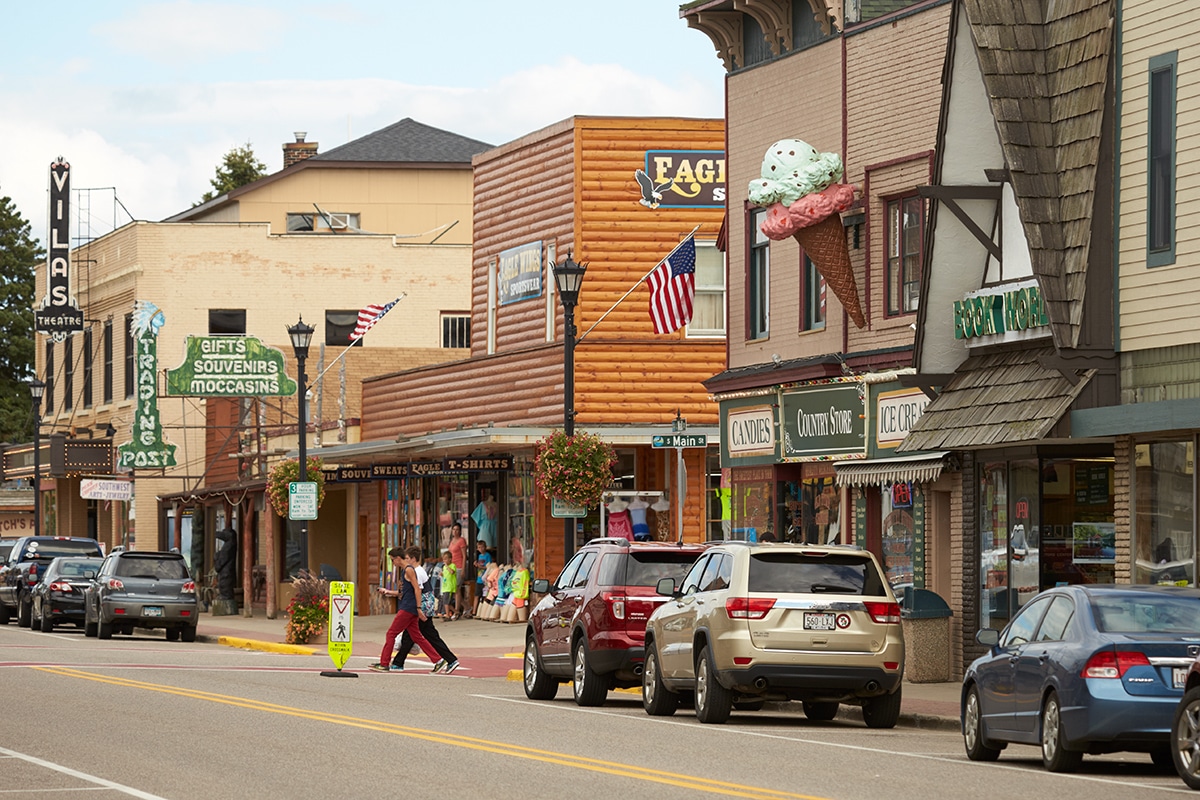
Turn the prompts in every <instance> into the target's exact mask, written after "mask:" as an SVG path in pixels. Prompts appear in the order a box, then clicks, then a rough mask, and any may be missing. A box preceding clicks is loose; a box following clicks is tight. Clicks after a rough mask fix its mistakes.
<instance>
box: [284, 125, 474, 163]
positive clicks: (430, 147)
mask: <svg viewBox="0 0 1200 800" xmlns="http://www.w3.org/2000/svg"><path fill="white" fill-rule="evenodd" d="M491 148H492V145H490V144H488V143H487V142H481V141H479V140H478V139H470V138H468V137H466V136H459V135H458V134H457V133H451V132H450V131H444V130H442V129H441V128H434V127H432V126H431V125H425V124H422V123H420V122H417V121H416V120H414V119H412V118H410V117H405V118H404V119H402V120H400V121H399V122H397V123H394V124H392V125H389V126H387V127H386V128H381V129H379V130H377V131H375V132H374V133H368V134H367V135H366V136H361V137H359V138H358V139H355V140H354V141H352V142H347V143H346V144H343V145H341V146H339V147H335V148H333V149H332V150H330V151H328V152H326V153H318V154H317V155H315V156H313V157H312V158H309V159H305V161H301V162H300V164H304V163H306V162H307V161H313V162H327V161H359V162H361V161H386V162H390V163H397V162H399V163H417V164H468V165H469V164H470V163H471V157H472V156H474V155H475V154H476V153H482V152H483V151H484V150H490V149H491Z"/></svg>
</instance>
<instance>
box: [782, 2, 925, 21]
mask: <svg viewBox="0 0 1200 800" xmlns="http://www.w3.org/2000/svg"><path fill="white" fill-rule="evenodd" d="M837 2H843V0H837ZM844 2H845V6H844V8H845V14H846V24H847V25H848V24H850V23H852V22H870V21H871V20H873V19H877V18H879V17H882V16H885V15H887V14H891V13H892V12H893V11H900V10H902V9H905V8H908V7H909V6H915V5H917V4H918V3H923V2H925V0H844ZM797 5H807V3H806V2H803V0H802V2H801V3H798V4H797Z"/></svg>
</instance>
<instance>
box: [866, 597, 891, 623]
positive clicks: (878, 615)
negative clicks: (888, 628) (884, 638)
mask: <svg viewBox="0 0 1200 800" xmlns="http://www.w3.org/2000/svg"><path fill="white" fill-rule="evenodd" d="M863 606H864V607H866V609H867V613H868V614H870V615H871V619H872V620H873V621H874V622H877V623H879V624H880V625H899V624H900V604H899V603H889V602H886V601H885V602H882V603H880V602H875V601H872V600H868V601H866V602H864V603H863Z"/></svg>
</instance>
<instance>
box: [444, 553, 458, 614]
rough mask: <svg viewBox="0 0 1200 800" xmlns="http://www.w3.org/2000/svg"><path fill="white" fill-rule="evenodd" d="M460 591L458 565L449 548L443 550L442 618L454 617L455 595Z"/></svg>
mask: <svg viewBox="0 0 1200 800" xmlns="http://www.w3.org/2000/svg"><path fill="white" fill-rule="evenodd" d="M457 593H458V567H456V566H454V559H453V558H452V557H451V556H450V551H449V550H443V551H442V619H444V620H446V621H450V620H452V619H454V611H455V607H454V596H455V595H456V594H457Z"/></svg>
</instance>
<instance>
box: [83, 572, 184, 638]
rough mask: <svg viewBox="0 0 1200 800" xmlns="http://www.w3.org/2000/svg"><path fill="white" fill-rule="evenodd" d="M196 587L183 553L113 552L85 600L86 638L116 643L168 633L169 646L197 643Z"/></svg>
mask: <svg viewBox="0 0 1200 800" xmlns="http://www.w3.org/2000/svg"><path fill="white" fill-rule="evenodd" d="M198 619H199V604H198V603H197V601H196V583H195V581H193V580H192V578H191V575H189V574H188V568H187V563H186V562H185V561H184V560H183V556H182V555H180V554H179V553H168V552H159V551H154V550H121V551H117V552H114V553H110V554H109V556H108V557H107V558H105V559H104V563H103V564H101V565H100V571H99V572H98V573H97V575H96V578H95V580H93V581H92V583H91V585H89V586H88V588H87V590H86V592H85V595H84V625H83V632H84V634H85V635H86V636H99V637H100V638H101V639H111V638H112V635H113V633H116V632H120V633H125V634H131V633H133V630H134V628H147V629H154V628H163V629H165V630H166V634H167V641H169V642H174V641H178V640H179V638H180V637H181V636H182V637H183V641H185V642H194V641H196V625H197V622H198Z"/></svg>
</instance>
